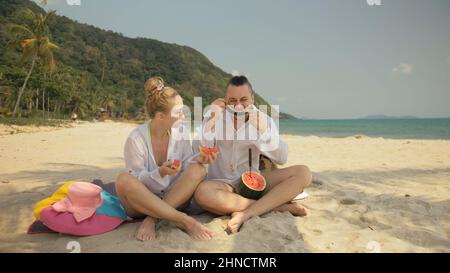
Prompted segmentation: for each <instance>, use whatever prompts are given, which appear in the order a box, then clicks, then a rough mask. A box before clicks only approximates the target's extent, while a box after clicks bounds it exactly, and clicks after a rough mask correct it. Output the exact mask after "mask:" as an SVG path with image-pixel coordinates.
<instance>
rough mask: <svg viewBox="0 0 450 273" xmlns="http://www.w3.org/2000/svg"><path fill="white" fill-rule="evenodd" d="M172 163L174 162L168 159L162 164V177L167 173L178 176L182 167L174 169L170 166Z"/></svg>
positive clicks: (160, 168) (160, 170) (160, 169)
mask: <svg viewBox="0 0 450 273" xmlns="http://www.w3.org/2000/svg"><path fill="white" fill-rule="evenodd" d="M171 164H172V162H169V161H166V162H164V163H163V164H162V166H160V167H159V175H161V177H164V176H166V175H169V176H176V175H177V174H178V172H179V171H180V169H181V168H178V169H172V168H171V167H170V165H171Z"/></svg>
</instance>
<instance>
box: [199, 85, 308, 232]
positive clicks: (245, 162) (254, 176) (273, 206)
mask: <svg viewBox="0 0 450 273" xmlns="http://www.w3.org/2000/svg"><path fill="white" fill-rule="evenodd" d="M253 102H254V92H253V89H252V87H251V84H250V82H249V81H248V80H247V78H246V77H244V76H236V77H233V78H232V79H231V80H230V81H229V83H228V86H227V92H226V98H224V99H217V100H216V101H214V102H213V107H212V110H211V111H210V112H209V113H208V112H207V113H206V114H205V119H204V126H203V135H202V139H201V144H203V145H199V144H198V143H194V144H193V147H194V148H196V147H200V151H202V150H205V151H204V152H202V153H206V152H207V151H208V150H206V149H204V147H203V146H208V147H217V149H218V150H219V151H220V153H219V154H218V155H217V159H216V160H215V162H214V163H213V164H210V165H209V168H208V174H207V177H206V181H204V182H202V183H201V184H200V185H199V187H198V188H197V190H196V192H195V195H194V196H195V200H196V202H197V203H198V204H199V205H200V206H201V207H202V208H204V209H205V210H208V211H210V212H212V213H215V214H218V215H229V214H231V219H230V221H229V222H228V227H227V229H228V232H230V233H235V232H237V231H238V230H239V228H240V227H241V225H242V224H243V223H244V222H245V221H246V220H247V219H249V218H251V217H252V216H259V215H262V214H265V213H267V212H270V211H274V210H277V211H289V212H291V213H292V214H293V215H295V216H305V215H306V214H307V209H306V208H305V207H303V206H302V205H300V204H298V203H294V202H291V201H292V200H293V199H294V198H295V197H296V196H297V195H299V194H300V193H301V192H303V190H304V189H305V188H306V187H308V186H309V185H310V184H311V181H312V175H311V172H310V170H309V169H308V167H306V166H291V167H288V168H283V169H277V170H273V171H267V172H263V173H261V174H260V173H259V172H258V169H259V166H258V165H259V157H260V155H261V154H262V155H265V156H266V157H268V158H269V159H271V160H272V161H273V162H275V163H276V164H285V163H286V162H287V153H288V147H287V144H286V143H285V142H284V141H283V140H281V139H279V134H278V129H277V127H276V125H275V122H274V121H273V119H272V118H271V117H269V116H267V115H266V114H264V113H263V112H261V111H259V110H258V109H257V108H256V107H255V106H254V105H253ZM224 126H225V127H224ZM223 136H227V137H225V138H224V137H223ZM229 136H232V138H231V139H230V138H229ZM212 141H214V144H213V143H212ZM252 169H253V171H252ZM243 185H244V186H243ZM266 186H267V188H265V187H266ZM244 188H245V190H243V189H244ZM255 199H256V200H255Z"/></svg>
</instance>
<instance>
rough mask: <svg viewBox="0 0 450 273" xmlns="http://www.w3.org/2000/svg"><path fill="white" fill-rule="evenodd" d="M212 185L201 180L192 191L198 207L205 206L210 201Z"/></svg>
mask: <svg viewBox="0 0 450 273" xmlns="http://www.w3.org/2000/svg"><path fill="white" fill-rule="evenodd" d="M211 192H212V187H211V185H210V184H209V183H207V182H202V183H200V184H199V185H198V187H197V190H195V193H194V199H195V202H197V204H198V205H200V207H205V206H207V205H208V204H210V203H211V201H212V199H213V198H212V194H211Z"/></svg>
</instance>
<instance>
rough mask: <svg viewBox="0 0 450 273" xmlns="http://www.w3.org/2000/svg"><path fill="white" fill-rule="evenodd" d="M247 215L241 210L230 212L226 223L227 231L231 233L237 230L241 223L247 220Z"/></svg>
mask: <svg viewBox="0 0 450 273" xmlns="http://www.w3.org/2000/svg"><path fill="white" fill-rule="evenodd" d="M248 218H249V217H248V216H247V215H246V214H245V213H243V212H239V211H238V212H233V213H232V214H231V219H230V221H228V224H227V232H228V233H229V234H233V233H236V232H238V231H239V229H240V228H241V226H242V224H243V223H244V222H245V221H247V220H248Z"/></svg>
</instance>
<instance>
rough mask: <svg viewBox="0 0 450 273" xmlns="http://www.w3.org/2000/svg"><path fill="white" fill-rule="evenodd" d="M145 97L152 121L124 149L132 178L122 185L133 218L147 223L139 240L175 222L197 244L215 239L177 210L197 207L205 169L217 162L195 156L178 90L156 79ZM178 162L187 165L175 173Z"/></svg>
mask: <svg viewBox="0 0 450 273" xmlns="http://www.w3.org/2000/svg"><path fill="white" fill-rule="evenodd" d="M145 91H146V92H147V93H148V95H147V100H146V108H147V112H148V115H149V117H150V120H149V122H147V123H145V124H143V125H141V126H139V127H138V128H136V129H134V130H133V131H132V132H131V134H130V135H129V137H128V139H127V141H126V144H125V149H124V156H125V165H126V169H127V171H128V172H127V173H123V174H120V175H119V176H118V177H117V181H116V190H117V194H118V196H119V197H120V200H121V202H122V204H123V206H124V208H125V210H126V212H127V214H128V215H129V216H130V217H132V218H144V217H145V219H144V221H143V222H142V224H141V226H140V228H139V229H138V231H137V233H136V239H138V240H142V241H145V240H151V239H154V238H155V237H156V234H155V224H156V223H157V221H158V220H159V219H166V220H169V221H173V222H175V223H176V224H177V226H178V227H179V228H181V229H182V230H184V231H185V232H187V233H188V234H189V235H190V236H191V237H192V238H193V239H197V240H204V239H210V238H212V237H213V235H214V234H213V232H212V231H211V230H209V229H208V228H206V227H205V226H203V225H202V224H201V223H199V222H198V221H196V220H195V219H194V218H192V217H190V216H188V215H187V214H185V213H183V212H181V211H178V210H177V209H182V208H185V207H187V206H189V205H192V204H193V202H192V200H191V199H192V196H193V193H194V192H195V190H196V189H197V186H198V185H199V184H200V182H201V181H202V180H203V179H204V177H205V174H206V169H205V167H204V164H205V165H206V164H209V163H211V162H212V161H214V159H215V158H214V157H212V156H202V155H194V154H193V151H192V146H191V142H190V139H189V136H190V132H189V131H188V130H187V129H186V128H185V127H184V126H182V125H181V121H182V120H183V118H184V116H183V112H182V108H183V100H182V98H181V96H180V95H179V94H178V93H177V91H175V89H173V88H171V87H165V86H164V81H163V79H161V78H159V77H153V78H150V79H149V80H148V81H147V82H146V83H145ZM175 160H180V161H181V168H178V169H177V168H175V169H174V168H171V163H172V162H174V161H175Z"/></svg>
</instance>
